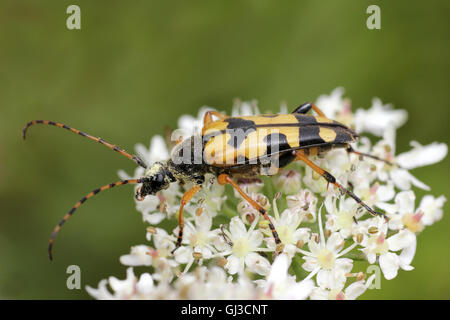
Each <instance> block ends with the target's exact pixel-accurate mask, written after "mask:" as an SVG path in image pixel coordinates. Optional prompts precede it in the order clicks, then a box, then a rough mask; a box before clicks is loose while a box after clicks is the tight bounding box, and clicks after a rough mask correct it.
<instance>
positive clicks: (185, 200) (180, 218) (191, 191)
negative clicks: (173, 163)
mask: <svg viewBox="0 0 450 320" xmlns="http://www.w3.org/2000/svg"><path fill="white" fill-rule="evenodd" d="M200 189H201V186H199V185H195V186H193V187H192V188H191V189H189V190H188V191H187V192H186V193H185V194H184V195H183V197H182V198H181V205H180V211H179V212H178V227H179V231H178V238H177V243H176V245H175V249H173V250H172V253H174V252H175V250H177V249H178V248H179V247H180V246H181V241H182V240H183V228H184V217H183V211H184V206H185V205H186V204H187V203H188V202H189V201H190V200H191V199H192V198H193V197H194V196H195V194H196V193H197V192H199V191H200Z"/></svg>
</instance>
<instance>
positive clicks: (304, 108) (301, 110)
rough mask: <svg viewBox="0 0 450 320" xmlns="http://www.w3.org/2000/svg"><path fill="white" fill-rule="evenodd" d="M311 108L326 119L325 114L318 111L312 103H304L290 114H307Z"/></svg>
mask: <svg viewBox="0 0 450 320" xmlns="http://www.w3.org/2000/svg"><path fill="white" fill-rule="evenodd" d="M311 108H312V109H313V110H314V111H315V112H316V113H317V114H318V115H319V116H321V117H324V118H326V116H325V114H324V113H323V112H322V110H320V109H319V107H318V106H316V105H315V104H314V103H311V102H306V103H304V104H302V105H300V106H298V107H297V108H295V109H294V111H292V113H301V114H305V113H307V112H308V111H309V110H311Z"/></svg>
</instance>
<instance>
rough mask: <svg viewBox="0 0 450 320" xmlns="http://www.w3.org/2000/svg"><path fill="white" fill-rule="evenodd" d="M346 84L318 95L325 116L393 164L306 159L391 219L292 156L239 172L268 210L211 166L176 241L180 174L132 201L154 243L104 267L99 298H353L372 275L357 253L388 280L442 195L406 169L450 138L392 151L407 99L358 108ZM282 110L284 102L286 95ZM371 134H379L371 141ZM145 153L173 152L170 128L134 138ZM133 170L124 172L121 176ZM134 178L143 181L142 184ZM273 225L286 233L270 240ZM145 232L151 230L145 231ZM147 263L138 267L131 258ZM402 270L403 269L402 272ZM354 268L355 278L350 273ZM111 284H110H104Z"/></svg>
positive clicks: (435, 154)
mask: <svg viewBox="0 0 450 320" xmlns="http://www.w3.org/2000/svg"><path fill="white" fill-rule="evenodd" d="M343 94H344V91H343V89H342V88H337V89H336V90H334V91H333V92H332V93H331V94H330V95H322V96H320V97H319V99H318V101H317V103H316V104H317V105H318V106H319V108H321V109H322V111H323V112H324V113H325V115H326V116H327V117H329V118H331V119H334V120H336V121H339V122H341V123H343V124H344V125H346V126H348V127H349V128H354V129H355V130H356V132H358V134H359V135H361V136H362V137H361V138H360V139H359V141H358V142H356V143H355V144H354V145H352V147H354V149H355V150H358V151H360V152H362V153H368V154H372V155H374V156H376V157H378V158H381V159H385V160H387V161H388V162H389V163H386V162H383V161H378V160H376V159H373V158H369V157H358V155H355V154H350V153H347V152H345V150H343V149H340V150H331V151H329V152H327V153H326V154H325V155H323V156H320V157H319V156H311V157H310V158H311V160H312V161H313V162H314V163H316V164H317V165H319V166H320V167H322V168H324V169H325V170H327V171H329V172H330V173H332V174H333V176H335V177H336V178H337V180H338V181H339V182H340V183H341V184H342V185H344V186H346V187H347V188H348V189H349V190H352V192H353V193H354V194H355V195H356V196H357V197H359V198H360V199H361V200H362V201H364V202H365V203H367V204H368V205H369V206H370V207H372V208H374V209H375V208H376V209H377V210H382V212H383V213H385V214H386V216H387V217H389V222H387V221H385V219H383V218H380V217H378V216H376V217H372V216H370V215H369V214H368V213H367V212H366V211H365V210H362V209H361V208H360V206H359V205H358V204H357V203H356V202H355V201H354V199H351V198H348V197H345V196H343V195H341V194H340V193H339V191H338V190H336V189H335V188H334V186H333V185H332V184H330V185H328V183H327V181H325V179H323V178H322V177H321V176H320V175H318V174H316V173H315V172H314V171H313V170H311V168H310V167H308V166H303V165H302V164H301V163H297V162H294V163H292V164H290V165H289V166H287V167H286V168H284V169H283V170H281V171H280V172H279V174H278V175H275V176H267V177H264V178H260V177H258V178H255V179H238V180H237V181H236V183H237V184H239V186H240V187H241V188H242V190H244V192H245V193H247V194H248V195H249V196H250V198H251V199H252V200H253V201H255V202H257V203H258V204H259V205H260V206H261V207H263V208H264V209H265V210H267V212H268V216H269V220H270V222H269V221H267V220H266V219H264V218H263V217H262V216H261V215H260V214H259V212H258V210H255V209H254V208H253V207H252V206H251V205H250V204H249V203H248V202H247V201H246V200H245V199H243V198H242V197H241V196H240V195H239V194H238V193H237V192H233V191H232V190H231V188H230V189H229V188H228V187H224V186H222V185H219V184H218V183H217V181H216V180H215V177H214V176H208V177H206V179H205V182H204V183H203V185H202V191H201V192H199V193H197V194H196V195H195V196H194V197H193V198H192V200H191V201H190V202H189V203H188V204H186V206H185V207H184V234H183V238H182V241H181V246H180V247H179V248H177V250H175V251H174V249H175V247H176V242H177V235H178V227H176V224H177V222H178V219H177V218H178V211H179V209H180V201H181V197H182V196H183V193H184V192H186V191H187V190H189V187H190V185H182V184H180V183H179V182H177V181H176V182H173V183H171V184H170V187H169V188H168V189H165V190H163V191H160V192H158V193H157V194H156V195H148V196H147V197H146V198H145V199H144V200H143V201H136V209H137V211H139V212H140V213H141V214H142V219H143V221H144V223H145V227H144V228H146V229H145V230H146V239H147V242H146V243H143V244H138V245H134V246H132V247H131V252H130V253H129V254H126V255H123V256H122V257H121V258H120V262H121V263H122V264H124V265H126V266H129V268H128V269H127V277H126V279H125V280H119V279H117V278H115V277H109V279H108V280H106V279H105V280H102V281H100V283H99V285H98V288H97V289H94V288H91V287H87V291H88V293H89V294H90V295H91V296H93V297H94V298H96V299H307V298H310V299H336V300H344V299H356V298H357V297H359V296H361V295H362V294H363V293H364V292H365V291H366V290H368V289H370V287H371V283H372V282H373V281H374V279H375V275H372V276H370V277H369V278H366V274H364V272H363V271H362V270H352V269H353V268H354V266H358V265H359V264H354V262H355V261H357V260H366V261H368V262H369V263H370V264H377V265H379V266H380V268H381V271H382V272H383V275H384V278H385V279H388V280H390V279H394V278H395V277H397V276H399V275H401V272H403V271H401V270H404V271H409V270H413V266H412V265H411V264H412V262H413V258H414V255H415V252H416V248H417V241H418V238H419V236H420V234H421V233H422V232H426V229H427V228H428V227H429V226H431V225H432V224H433V223H435V222H437V221H439V220H440V219H441V218H442V216H443V205H444V203H445V202H446V198H445V197H444V196H437V197H436V196H434V195H432V194H427V195H425V196H424V197H423V198H422V199H420V201H419V200H417V201H418V202H417V206H416V197H417V196H416V194H415V188H420V189H423V190H427V191H429V190H430V187H429V186H428V185H426V184H425V183H423V182H421V181H419V180H418V179H417V178H415V177H414V176H413V175H412V174H411V173H410V172H409V170H411V169H414V168H416V167H421V166H425V165H431V164H434V163H437V162H439V161H441V160H442V159H443V158H444V157H445V156H446V155H447V145H446V144H444V143H437V142H434V143H431V144H429V145H425V146H424V145H421V144H419V143H418V142H415V141H412V142H411V147H412V149H411V150H410V151H407V152H404V153H402V154H399V155H396V153H395V149H396V143H395V137H396V130H397V129H398V128H400V127H401V126H402V125H403V124H404V123H405V122H406V120H407V116H408V115H407V112H406V111H405V110H401V109H400V110H399V109H397V110H396V109H394V108H393V107H392V106H391V105H385V104H383V103H382V102H381V100H380V99H378V98H375V99H373V101H372V105H371V106H370V108H369V109H367V110H364V109H357V110H356V111H354V112H352V108H351V103H350V100H349V99H347V98H344V97H343ZM208 110H214V109H212V108H208V107H203V108H202V109H201V110H200V112H199V114H198V116H197V117H193V116H190V115H184V116H182V117H181V118H180V120H179V122H178V124H179V129H180V130H178V131H177V134H174V135H172V136H173V137H175V140H177V142H179V141H178V140H181V139H185V138H187V137H188V136H190V135H192V134H196V133H199V132H201V125H202V123H203V122H202V121H203V116H204V114H205V113H206V112H207V111H208ZM258 113H259V108H258V106H257V103H256V101H251V102H241V101H239V100H236V101H235V103H234V105H233V110H232V112H231V114H232V115H233V116H246V115H253V114H258ZM281 113H286V108H285V106H282V109H281ZM364 133H370V134H372V135H375V136H376V137H380V138H379V140H377V141H371V140H369V139H368V138H366V137H363V135H364ZM136 151H137V153H138V155H139V156H140V157H141V158H142V159H143V160H144V161H145V162H146V163H147V164H152V163H154V162H157V161H164V160H167V159H169V158H170V150H169V147H168V146H167V145H166V142H165V141H164V139H163V138H162V137H160V136H155V137H153V138H152V139H151V143H150V146H149V147H148V148H147V147H145V146H144V145H142V144H138V145H137V146H136ZM143 174H144V169H143V168H137V169H136V170H135V172H134V174H132V175H128V174H126V173H125V172H124V171H120V172H119V175H120V176H121V178H123V179H128V178H138V177H141V176H142V175H143ZM136 188H138V186H136ZM269 225H270V226H272V225H273V226H274V227H275V229H276V231H277V233H278V236H279V238H280V240H281V242H282V247H281V248H282V252H281V253H280V251H279V250H278V249H279V248H280V246H279V245H276V244H275V241H274V238H273V235H272V232H271V229H270V228H269ZM143 232H145V231H144V230H143ZM137 266H140V267H143V268H146V270H145V272H144V273H142V274H141V275H140V276H136V275H135V273H134V272H135V270H133V267H137ZM399 270H400V272H399ZM351 278H355V280H354V281H353V280H351ZM107 285H109V287H110V288H108V287H107Z"/></svg>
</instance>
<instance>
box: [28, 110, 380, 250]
mask: <svg viewBox="0 0 450 320" xmlns="http://www.w3.org/2000/svg"><path fill="white" fill-rule="evenodd" d="M311 109H313V110H314V111H315V112H316V113H317V115H316V116H313V115H307V114H306V113H307V112H308V111H309V110H311ZM213 117H215V118H217V119H213ZM33 124H48V125H54V126H57V127H60V128H64V129H67V130H70V131H72V132H74V133H77V134H79V135H81V136H83V137H87V138H89V139H91V140H94V141H96V142H99V143H101V144H103V145H105V146H106V147H108V148H110V149H112V150H114V151H117V152H119V153H121V154H122V155H124V156H126V157H127V158H129V159H131V160H133V161H135V162H136V163H137V164H139V165H140V166H142V167H144V168H145V172H144V175H143V176H142V177H140V178H137V179H129V180H121V181H118V182H115V183H111V184H108V185H105V186H103V187H101V188H98V189H95V190H94V191H92V192H91V193H89V194H88V195H87V196H85V197H83V198H82V199H81V200H80V201H78V202H77V203H76V204H75V206H74V207H72V209H70V210H69V211H68V213H67V214H66V215H65V216H64V218H63V219H62V220H61V222H60V223H59V224H58V225H57V226H56V227H55V229H54V231H53V233H52V236H51V239H50V243H49V248H48V252H49V256H50V258H52V246H53V242H54V239H55V237H56V234H57V233H58V232H59V230H60V228H61V226H62V225H63V224H64V223H65V221H67V219H69V218H70V216H71V215H72V214H73V213H74V211H75V210H76V209H77V208H78V207H79V206H80V205H81V204H82V203H84V202H85V201H86V200H87V199H89V198H90V197H92V196H93V195H95V194H97V193H98V192H100V191H103V190H106V189H110V188H112V187H115V186H117V185H124V184H131V183H138V184H141V186H140V187H139V188H138V190H137V191H136V199H138V200H143V199H144V198H145V197H146V196H147V195H155V194H156V193H157V192H159V191H161V190H163V189H167V188H168V187H169V185H170V183H172V182H175V181H178V182H180V183H181V184H185V183H188V182H189V183H193V185H194V186H193V187H192V188H191V189H189V190H188V191H187V192H186V193H185V194H184V196H183V197H182V199H181V205H180V211H179V215H178V223H179V235H178V239H177V243H176V245H175V248H174V250H176V248H178V247H179V246H180V245H181V242H182V236H183V227H184V219H183V210H184V206H185V205H186V204H187V203H188V202H189V201H190V200H191V199H192V197H193V196H194V195H195V194H196V193H197V192H198V191H199V190H200V189H201V185H202V184H203V182H204V181H205V175H206V174H213V175H214V176H216V177H217V181H218V182H219V183H220V184H231V185H232V186H233V187H234V188H235V189H236V190H237V191H238V192H239V194H241V196H242V197H243V198H244V199H245V200H247V201H248V202H249V203H250V204H251V205H252V206H253V207H254V208H255V209H257V210H258V211H259V212H260V213H261V214H262V215H263V216H264V218H265V219H266V220H268V221H269V227H270V229H271V231H272V234H273V236H274V239H275V242H276V244H277V252H280V251H282V250H283V244H282V243H281V241H280V239H279V237H278V234H277V232H276V230H275V227H274V225H273V224H272V222H271V220H270V218H269V216H268V214H267V212H266V210H265V209H264V208H263V207H262V206H261V205H259V204H258V203H257V202H256V201H254V200H253V199H252V198H250V197H249V196H248V195H247V194H245V192H244V191H243V190H242V189H241V188H240V187H239V185H238V184H237V183H236V182H235V181H234V180H233V178H238V177H240V178H247V177H255V176H258V175H261V174H266V175H272V174H276V172H277V170H278V169H279V168H282V167H284V166H286V165H287V164H289V163H291V162H292V161H294V160H301V161H303V162H304V163H305V164H307V165H308V166H310V167H311V168H312V169H313V170H314V171H316V172H317V173H319V174H320V175H321V176H322V177H323V178H325V179H326V180H327V181H328V182H329V183H332V184H334V185H335V186H336V187H337V188H339V189H340V191H341V193H342V194H347V195H348V196H350V197H352V198H353V199H354V200H355V201H356V202H358V203H359V204H360V205H361V206H362V207H364V208H365V209H366V210H367V211H369V212H370V213H371V214H372V215H381V216H384V214H381V213H378V212H375V211H374V210H373V209H372V208H370V207H369V206H368V205H366V204H365V203H364V202H362V201H361V199H360V198H358V197H357V196H356V195H355V194H354V193H353V192H351V191H350V190H348V189H346V188H344V187H343V186H342V185H340V184H339V183H338V182H337V181H336V179H335V178H334V177H333V176H332V175H331V174H330V173H329V172H327V171H325V170H323V169H322V168H320V167H318V166H317V165H315V164H314V163H313V162H312V161H311V160H309V158H308V157H309V156H311V155H317V154H322V153H324V152H326V151H328V150H330V149H332V148H346V150H347V151H348V152H354V153H356V154H358V155H360V156H369V157H372V158H375V159H378V160H382V161H385V160H383V159H379V158H377V157H374V156H372V155H368V154H362V153H359V152H357V151H355V150H353V149H352V147H351V146H350V143H352V142H354V141H355V139H356V138H357V137H358V135H357V134H356V133H355V132H354V131H353V130H351V129H350V128H348V127H346V126H345V125H343V124H341V123H339V122H336V121H334V120H331V119H328V118H327V117H326V116H325V115H324V114H323V112H322V111H321V110H320V109H319V108H318V107H317V106H315V105H314V104H312V103H305V104H302V105H301V106H299V107H298V108H296V109H295V110H294V111H293V112H292V113H291V114H274V115H255V116H240V117H230V116H226V115H224V114H221V113H218V112H215V111H209V112H207V113H206V114H205V116H204V120H203V129H202V132H201V134H197V135H193V136H191V137H190V138H188V139H185V140H184V141H182V142H181V143H179V144H178V145H177V146H175V147H174V149H173V150H172V153H171V157H170V159H169V160H167V161H163V162H156V163H154V164H152V165H151V166H150V167H148V168H147V165H146V164H145V163H144V161H142V160H141V159H140V158H139V157H137V156H135V155H131V154H129V153H127V152H126V151H124V150H123V149H120V148H119V147H117V146H116V145H112V144H110V143H108V142H106V141H104V140H102V139H100V138H96V137H93V136H91V135H88V134H86V133H83V132H81V131H79V130H77V129H73V128H71V127H69V126H67V125H64V124H62V123H58V122H53V121H43V120H35V121H31V122H29V123H28V124H27V125H26V126H25V128H24V129H23V137H25V133H26V130H27V129H28V127H29V126H31V125H33ZM385 162H387V161H385ZM384 217H385V216H384ZM385 218H386V217H385Z"/></svg>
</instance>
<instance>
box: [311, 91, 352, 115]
mask: <svg viewBox="0 0 450 320" xmlns="http://www.w3.org/2000/svg"><path fill="white" fill-rule="evenodd" d="M343 94H344V88H342V87H339V88H336V89H334V90H333V91H332V92H331V94H330V95H326V94H324V95H321V96H319V98H318V99H317V100H316V105H317V106H320V109H321V110H322V112H323V113H324V114H325V115H326V116H327V117H328V118H330V119H334V118H335V116H336V113H338V112H340V111H342V110H343V109H344V108H345V106H346V105H347V104H348V101H347V100H346V99H344V98H343V97H342V96H343Z"/></svg>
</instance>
